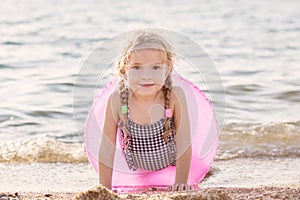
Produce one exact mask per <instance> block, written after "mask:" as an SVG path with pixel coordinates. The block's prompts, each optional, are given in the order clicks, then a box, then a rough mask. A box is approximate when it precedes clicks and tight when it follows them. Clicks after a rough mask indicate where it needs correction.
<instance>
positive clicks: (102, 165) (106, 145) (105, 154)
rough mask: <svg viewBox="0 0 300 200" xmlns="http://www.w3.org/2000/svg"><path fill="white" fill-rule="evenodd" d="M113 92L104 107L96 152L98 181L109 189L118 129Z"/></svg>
mask: <svg viewBox="0 0 300 200" xmlns="http://www.w3.org/2000/svg"><path fill="white" fill-rule="evenodd" d="M115 96H116V95H115V93H112V95H110V96H109V98H108V101H107V105H106V108H105V118H104V124H103V134H102V139H101V143H100V147H99V154H98V170H99V183H100V184H103V185H104V186H105V187H107V188H109V189H111V184H112V172H113V163H114V155H115V149H116V148H115V146H116V134H117V129H118V121H119V120H118V110H117V109H116V107H117V105H116V103H115V102H116V101H115V99H116V97H115Z"/></svg>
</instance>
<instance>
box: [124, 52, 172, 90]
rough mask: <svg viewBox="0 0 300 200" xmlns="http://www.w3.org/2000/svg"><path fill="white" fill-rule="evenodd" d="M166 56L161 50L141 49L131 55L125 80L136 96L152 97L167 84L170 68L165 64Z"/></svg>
mask: <svg viewBox="0 0 300 200" xmlns="http://www.w3.org/2000/svg"><path fill="white" fill-rule="evenodd" d="M163 61H164V54H163V53H162V51H160V50H155V49H141V50H137V51H134V52H133V53H132V54H131V55H130V62H129V64H128V66H127V67H126V75H125V79H127V82H128V85H129V88H130V89H132V91H133V92H134V93H135V94H138V95H141V96H151V95H154V94H156V93H157V92H158V91H159V90H160V89H161V88H162V86H163V85H164V84H165V80H166V77H167V75H168V73H169V68H168V66H167V65H166V64H164V63H163Z"/></svg>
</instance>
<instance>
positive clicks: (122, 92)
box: [119, 78, 129, 148]
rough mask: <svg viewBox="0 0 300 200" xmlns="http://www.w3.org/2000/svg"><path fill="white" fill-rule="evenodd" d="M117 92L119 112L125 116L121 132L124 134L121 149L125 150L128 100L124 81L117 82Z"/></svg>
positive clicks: (127, 138)
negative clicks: (119, 103)
mask: <svg viewBox="0 0 300 200" xmlns="http://www.w3.org/2000/svg"><path fill="white" fill-rule="evenodd" d="M119 90H120V96H121V104H122V106H121V111H122V114H125V115H126V117H125V119H124V120H123V122H122V130H123V132H124V139H123V143H124V144H123V147H124V148H127V147H128V145H127V144H126V143H127V142H128V140H129V130H128V128H127V127H128V119H127V114H128V113H127V112H128V108H127V99H128V92H127V89H126V86H125V81H124V79H123V78H122V79H120V82H119Z"/></svg>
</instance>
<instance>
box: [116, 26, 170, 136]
mask: <svg viewBox="0 0 300 200" xmlns="http://www.w3.org/2000/svg"><path fill="white" fill-rule="evenodd" d="M141 49H155V50H160V51H161V52H162V53H163V57H164V60H163V63H164V64H166V65H167V66H168V67H169V73H168V75H167V78H166V80H165V84H164V85H163V87H162V89H163V94H164V103H165V107H166V109H170V94H171V90H172V79H171V77H170V74H171V72H172V70H173V64H174V61H175V54H174V53H173V52H172V49H171V46H170V44H169V43H168V42H167V41H166V40H165V39H164V38H162V37H161V36H160V35H158V34H156V33H153V32H149V31H147V32H146V31H139V32H137V33H136V34H135V36H134V38H133V39H132V40H131V41H129V42H128V44H127V45H126V47H125V49H124V51H123V54H122V55H121V56H120V57H119V59H118V61H117V69H118V75H119V76H120V77H121V79H120V83H119V89H120V94H121V103H122V105H126V103H127V99H128V94H127V93H128V92H127V91H126V87H125V80H124V75H125V73H126V67H127V65H128V64H129V62H130V56H131V54H132V53H133V52H134V51H137V50H141ZM127 125H128V122H127V117H126V118H125V120H124V122H123V128H124V129H123V130H124V131H125V132H127V134H129V131H128V130H127ZM171 132H172V130H171V125H170V118H169V117H168V118H167V119H166V122H165V133H164V135H163V138H164V140H165V141H166V139H165V138H166V137H167V136H168V135H170V134H171Z"/></svg>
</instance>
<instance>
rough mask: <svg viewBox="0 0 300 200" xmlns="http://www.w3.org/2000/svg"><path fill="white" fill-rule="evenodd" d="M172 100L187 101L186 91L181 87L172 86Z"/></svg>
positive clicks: (175, 101)
mask: <svg viewBox="0 0 300 200" xmlns="http://www.w3.org/2000/svg"><path fill="white" fill-rule="evenodd" d="M171 100H172V101H173V103H175V104H176V103H180V102H181V103H182V102H185V101H186V98H185V93H184V91H183V89H182V88H181V87H178V86H175V87H173V88H172V92H171Z"/></svg>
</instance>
